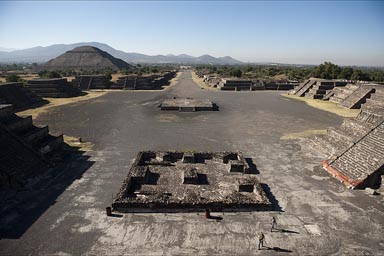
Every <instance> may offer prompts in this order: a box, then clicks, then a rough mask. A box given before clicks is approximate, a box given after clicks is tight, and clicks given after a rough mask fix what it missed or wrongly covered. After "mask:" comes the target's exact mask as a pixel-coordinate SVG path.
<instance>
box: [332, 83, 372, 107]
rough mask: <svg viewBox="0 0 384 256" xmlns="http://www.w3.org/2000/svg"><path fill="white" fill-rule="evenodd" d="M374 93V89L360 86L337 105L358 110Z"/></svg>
mask: <svg viewBox="0 0 384 256" xmlns="http://www.w3.org/2000/svg"><path fill="white" fill-rule="evenodd" d="M374 92H375V88H373V87H371V86H369V85H362V86H360V87H359V88H357V89H356V90H355V91H354V92H353V93H351V94H350V95H349V96H347V97H346V98H345V99H344V100H343V101H341V102H340V103H339V105H340V106H342V107H345V108H350V109H358V108H360V107H361V105H362V104H364V103H365V102H366V99H367V98H369V97H370V96H371V94H372V93H374Z"/></svg>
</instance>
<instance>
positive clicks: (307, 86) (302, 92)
mask: <svg viewBox="0 0 384 256" xmlns="http://www.w3.org/2000/svg"><path fill="white" fill-rule="evenodd" d="M315 84H316V80H311V79H309V81H307V82H305V83H304V85H303V86H301V88H300V89H299V90H297V91H296V93H295V94H294V95H296V96H299V97H303V96H304V95H305V93H306V92H308V91H309V89H311V88H312V87H313V86H314V85H315Z"/></svg>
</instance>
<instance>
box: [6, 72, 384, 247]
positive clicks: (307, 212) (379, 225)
mask: <svg viewBox="0 0 384 256" xmlns="http://www.w3.org/2000/svg"><path fill="white" fill-rule="evenodd" d="M171 97H179V98H182V97H192V98H196V99H210V100H211V101H213V102H215V103H216V104H217V105H218V106H219V111H212V112H193V113H181V112H166V113H164V112H163V111H161V110H160V109H159V108H158V106H159V104H160V103H161V102H162V100H164V99H167V98H171ZM341 122H342V118H341V117H340V116H338V115H336V114H333V113H330V112H326V111H323V110H320V109H316V108H313V107H311V106H309V105H307V104H304V102H302V101H298V100H294V99H290V98H286V97H282V96H281V95H280V94H279V93H278V92H272V91H269V92H257V91H255V92H221V91H209V90H202V89H201V88H200V87H199V86H198V85H197V84H196V83H195V82H193V80H192V77H191V73H190V72H188V71H186V72H183V73H182V74H181V76H180V78H179V80H178V82H177V83H176V84H175V85H174V86H172V87H171V88H169V89H168V90H164V91H158V92H129V91H116V92H109V93H107V94H103V95H102V96H100V97H97V98H93V99H88V100H84V101H81V102H75V103H71V104H65V105H61V106H57V107H52V108H49V109H48V111H45V112H43V113H41V114H40V115H39V116H38V117H37V120H36V123H37V124H48V125H49V128H50V130H51V131H52V132H54V133H64V134H66V135H68V136H71V137H75V138H78V137H81V138H82V141H85V142H90V143H91V144H92V150H91V151H87V150H84V151H85V152H82V153H81V152H79V154H78V155H77V157H73V158H71V160H68V161H66V162H64V163H63V166H62V167H61V168H60V169H59V170H55V172H53V174H54V178H53V179H51V180H50V182H49V183H48V184H46V185H45V186H44V187H43V188H40V189H30V190H27V191H19V192H17V193H16V192H15V193H14V194H12V195H8V196H4V195H0V196H2V197H1V198H2V199H3V200H1V202H0V205H1V207H0V209H1V210H0V255H26V254H32V255H41V254H43V255H80V254H88V255H283V254H289V255H383V254H384V253H383V252H384V238H383V233H382V232H383V227H384V199H383V195H378V196H373V195H368V194H366V193H365V192H364V191H358V190H356V191H355V190H348V189H346V188H345V187H344V186H343V185H342V184H340V183H339V182H338V181H337V180H336V179H334V178H332V177H331V176H329V175H328V173H326V172H325V171H324V170H322V169H321V168H320V164H321V160H322V159H323V156H321V155H313V154H310V153H309V152H307V151H305V150H304V149H303V148H302V143H303V139H302V137H303V136H307V134H308V131H311V132H310V133H313V132H314V131H315V133H317V132H319V131H323V130H325V129H326V128H327V127H329V126H337V125H340V124H341ZM292 134H293V135H295V136H291V137H289V138H288V139H282V138H284V136H287V135H292ZM74 142H76V139H74ZM142 150H183V151H191V150H198V151H225V150H228V151H237V150H239V151H241V152H243V154H244V157H247V158H251V159H252V161H253V163H254V165H255V168H256V169H257V174H256V177H257V178H258V179H259V180H260V181H261V183H262V184H263V188H264V190H265V191H266V193H267V195H268V197H269V198H270V200H271V202H272V203H273V210H272V211H249V212H236V211H234V212H213V213H212V215H213V216H215V217H220V218H221V220H219V218H217V219H206V218H205V217H204V212H190V213H172V214H171V213H128V214H119V213H115V215H113V216H112V217H107V216H106V214H105V207H106V206H109V205H110V204H111V202H112V197H113V195H114V194H116V193H117V192H118V189H119V188H120V186H121V184H122V181H123V179H124V177H126V175H127V172H128V170H129V168H130V166H131V163H132V161H133V159H134V157H135V156H136V155H137V153H138V152H139V151H142ZM272 216H274V217H276V220H277V227H276V229H275V230H273V232H271V231H270V227H271V226H270V220H271V218H272ZM260 232H264V234H265V237H266V238H265V239H266V243H265V247H263V250H257V243H258V235H259V233H260Z"/></svg>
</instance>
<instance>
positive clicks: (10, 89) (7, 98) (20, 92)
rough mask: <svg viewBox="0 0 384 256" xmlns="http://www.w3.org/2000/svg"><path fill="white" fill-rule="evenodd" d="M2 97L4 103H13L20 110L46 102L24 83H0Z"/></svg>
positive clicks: (0, 97) (0, 96)
mask: <svg viewBox="0 0 384 256" xmlns="http://www.w3.org/2000/svg"><path fill="white" fill-rule="evenodd" d="M0 99H1V102H2V103H3V104H5V103H6V104H12V105H13V107H14V108H15V109H18V110H20V109H26V108H29V107H33V106H36V105H39V104H43V103H44V100H43V99H42V98H41V97H39V96H38V95H36V94H35V93H34V92H32V91H31V90H30V89H29V88H26V87H24V86H23V84H22V83H3V84H0Z"/></svg>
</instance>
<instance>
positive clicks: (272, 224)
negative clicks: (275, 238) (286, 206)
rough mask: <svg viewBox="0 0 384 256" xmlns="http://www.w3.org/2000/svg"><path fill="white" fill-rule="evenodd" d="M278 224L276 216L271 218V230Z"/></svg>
mask: <svg viewBox="0 0 384 256" xmlns="http://www.w3.org/2000/svg"><path fill="white" fill-rule="evenodd" d="M276 224H277V222H276V218H275V216H273V217H272V219H271V232H272V230H273V229H274V228H275V225H276Z"/></svg>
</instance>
